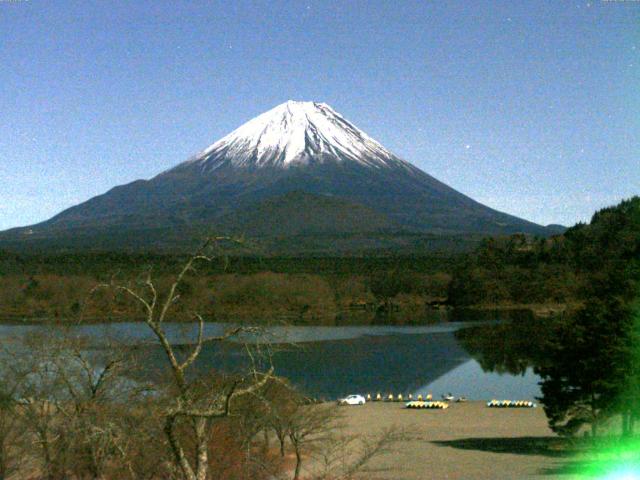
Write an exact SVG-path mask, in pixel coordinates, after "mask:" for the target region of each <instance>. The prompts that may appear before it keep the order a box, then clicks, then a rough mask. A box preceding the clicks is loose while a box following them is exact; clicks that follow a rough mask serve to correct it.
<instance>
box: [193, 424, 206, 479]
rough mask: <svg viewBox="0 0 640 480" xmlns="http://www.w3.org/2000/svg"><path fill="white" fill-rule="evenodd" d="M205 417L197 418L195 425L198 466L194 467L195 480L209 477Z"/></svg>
mask: <svg viewBox="0 0 640 480" xmlns="http://www.w3.org/2000/svg"><path fill="white" fill-rule="evenodd" d="M207 423H208V422H207V419H206V418H197V419H196V420H195V427H196V442H197V445H196V451H197V455H198V459H197V462H198V466H197V468H196V471H197V474H196V478H197V480H207V478H208V477H209V451H208V445H207Z"/></svg>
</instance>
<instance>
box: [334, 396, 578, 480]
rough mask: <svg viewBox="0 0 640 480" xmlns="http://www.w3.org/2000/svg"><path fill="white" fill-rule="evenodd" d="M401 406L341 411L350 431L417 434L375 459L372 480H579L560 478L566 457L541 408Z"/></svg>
mask: <svg viewBox="0 0 640 480" xmlns="http://www.w3.org/2000/svg"><path fill="white" fill-rule="evenodd" d="M403 407H404V405H403V404H402V403H378V402H373V403H368V404H367V405H364V406H361V407H343V408H342V410H343V411H344V415H345V417H344V419H345V422H346V429H347V432H348V433H350V434H357V435H370V434H374V433H375V432H376V431H379V430H380V429H383V428H386V427H391V426H393V425H397V426H399V427H405V428H410V429H413V430H414V432H415V435H414V438H413V439H410V440H407V441H403V442H402V443H401V444H400V445H399V446H398V448H397V451H396V452H395V453H392V454H389V455H386V456H385V457H381V458H380V459H378V460H376V461H375V463H374V467H376V470H377V469H378V468H379V469H381V470H378V471H375V472H372V473H371V478H372V479H374V478H375V479H407V480H411V479H416V480H417V479H461V480H462V479H464V480H473V479H521V478H527V479H528V478H537V479H542V478H544V479H550V478H558V477H561V478H563V479H570V478H575V477H573V476H571V475H561V473H562V471H563V467H564V465H565V464H566V462H567V458H566V457H564V456H563V455H562V452H561V451H558V450H555V449H554V448H553V444H554V443H555V440H554V439H555V435H554V434H553V433H552V432H551V430H549V428H548V427H547V421H546V417H545V415H544V412H543V410H542V408H540V407H538V408H534V409H493V408H487V407H486V405H485V403H484V402H468V403H459V404H455V403H454V404H452V405H451V406H450V408H448V409H447V410H409V409H405V408H403Z"/></svg>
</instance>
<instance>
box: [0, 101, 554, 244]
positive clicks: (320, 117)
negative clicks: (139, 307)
mask: <svg viewBox="0 0 640 480" xmlns="http://www.w3.org/2000/svg"><path fill="white" fill-rule="evenodd" d="M204 231H218V232H220V231H223V232H226V233H244V234H247V235H249V236H259V237H260V238H262V239H266V238H281V239H282V238H286V237H293V236H300V235H302V236H305V235H306V236H310V235H311V236H312V235H322V236H324V237H325V238H329V237H331V236H332V235H334V236H335V235H338V236H344V235H355V236H358V237H359V238H362V237H363V236H367V235H369V236H372V235H374V236H375V235H378V234H385V235H390V232H402V234H405V235H419V234H430V235H469V234H471V235H492V234H509V233H514V232H523V233H530V234H537V235H548V234H550V233H555V232H552V231H550V230H548V229H546V228H545V227H542V226H540V225H536V224H534V223H531V222H528V221H526V220H522V219H520V218H517V217H514V216H511V215H508V214H505V213H502V212H498V211H496V210H493V209H491V208H489V207H486V206H484V205H482V204H480V203H478V202H476V201H474V200H472V199H471V198H469V197H467V196H465V195H463V194H461V193H460V192H457V191H456V190H454V189H452V188H450V187H448V186H447V185H445V184H443V183H441V182H440V181H438V180H436V179H435V178H433V177H431V176H430V175H428V174H426V173H424V172H423V171H422V170H420V169H418V168H416V167H415V166H413V165H411V164H410V163H408V162H406V161H404V160H402V159H400V158H398V157H396V156H395V155H394V154H393V153H391V152H389V151H388V150H387V149H385V148H384V147H383V146H382V145H380V144H379V143H378V142H376V141H375V140H373V139H372V138H371V137H369V136H368V135H367V134H366V133H364V132H363V131H361V130H359V129H358V128H357V127H355V126H354V125H353V124H352V123H350V122H349V121H347V120H346V119H344V118H343V117H342V116H341V115H340V114H338V113H337V112H336V111H334V110H333V109H332V108H331V107H329V106H328V105H326V104H324V103H313V102H294V101H289V102H286V103H283V104H281V105H279V106H277V107H275V108H273V109H272V110H269V111H268V112H265V113H263V114H261V115H259V116H258V117H256V118H254V119H252V120H250V121H249V122H247V123H245V124H244V125H242V126H241V127H239V128H238V129H236V130H234V131H233V132H231V133H230V134H228V135H227V136H225V137H223V138H222V139H220V140H219V141H217V142H216V143H214V144H213V145H211V146H210V147H208V148H207V149H205V150H203V151H202V152H201V153H199V154H197V155H195V156H194V157H193V158H191V159H189V160H187V161H185V162H183V163H181V164H179V165H177V166H176V167H174V168H172V169H170V170H167V171H165V172H163V173H161V174H159V175H157V176H156V177H154V178H152V179H150V180H138V181H135V182H132V183H130V184H127V185H122V186H119V187H115V188H113V189H112V190H110V191H108V192H107V193H105V194H103V195H99V196H97V197H94V198H92V199H90V200H88V201H87V202H84V203H82V204H80V205H77V206H75V207H72V208H69V209H67V210H65V211H63V212H62V213H60V214H58V215H56V216H55V217H53V218H51V219H50V220H48V221H45V222H43V223H40V224H37V225H34V226H31V227H26V228H20V229H13V230H10V231H7V232H4V233H3V234H0V245H2V243H5V244H6V243H7V242H9V243H15V242H16V241H20V242H27V243H28V242H42V241H45V242H53V243H52V244H56V245H58V246H62V245H64V244H65V242H66V241H67V240H71V239H73V242H74V244H76V245H77V244H83V242H84V243H85V244H86V245H85V246H91V245H93V246H95V245H97V244H99V245H100V246H101V247H104V248H108V247H109V246H110V245H111V246H115V247H127V246H138V247H144V246H145V244H149V245H151V244H152V243H154V242H156V241H157V238H156V239H154V238H153V235H162V236H163V241H164V242H165V244H167V245H174V244H175V245H177V244H180V243H181V242H184V241H186V239H187V237H193V236H197V235H202V232H204ZM145 232H146V233H145ZM83 239H84V240H83ZM96 242H97V243H96Z"/></svg>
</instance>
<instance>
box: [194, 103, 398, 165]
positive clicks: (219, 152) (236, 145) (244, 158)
mask: <svg viewBox="0 0 640 480" xmlns="http://www.w3.org/2000/svg"><path fill="white" fill-rule="evenodd" d="M327 158H331V159H332V160H334V161H344V160H351V161H354V162H357V163H359V164H361V165H364V166H369V167H374V168H388V167H391V166H403V167H405V168H407V167H408V166H409V164H408V163H407V162H404V161H402V160H400V159H398V158H397V157H395V156H394V155H393V154H392V153H391V152H389V151H388V150H387V149H385V148H384V147H383V146H382V145H380V144H379V143H378V142H376V141H375V140H374V139H373V138H371V137H369V136H368V135H367V134H366V133H364V132H363V131H362V130H360V129H358V128H357V127H356V126H355V125H353V124H352V123H350V122H349V121H347V120H346V119H345V118H344V117H342V115H340V114H339V113H337V112H336V111H335V110H333V109H332V108H331V107H330V106H329V105H327V104H326V103H315V102H296V101H292V100H289V101H288V102H286V103H283V104H281V105H278V106H277V107H275V108H273V109H271V110H269V111H267V112H265V113H263V114H261V115H259V116H257V117H255V118H254V119H252V120H250V121H248V122H247V123H245V124H244V125H242V126H240V127H239V128H237V129H236V130H234V131H233V132H231V133H230V134H228V135H227V136H225V137H223V138H222V139H220V140H218V141H217V142H216V143H214V144H213V145H211V146H210V147H208V148H207V149H205V150H203V151H202V152H200V153H199V154H197V155H196V156H195V157H193V158H192V159H190V160H189V161H188V162H187V163H190V164H193V163H199V164H201V165H202V168H203V169H204V170H214V169H216V168H217V167H218V166H220V164H221V162H222V161H223V159H231V164H232V165H233V166H235V167H266V166H270V167H280V168H287V167H290V166H292V165H304V164H308V163H309V162H311V161H320V162H321V161H326V160H327Z"/></svg>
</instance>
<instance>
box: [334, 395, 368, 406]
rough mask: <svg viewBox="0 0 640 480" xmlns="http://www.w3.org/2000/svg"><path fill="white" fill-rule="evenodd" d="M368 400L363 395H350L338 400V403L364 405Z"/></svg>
mask: <svg viewBox="0 0 640 480" xmlns="http://www.w3.org/2000/svg"><path fill="white" fill-rule="evenodd" d="M365 402H366V400H365V399H364V397H363V396H362V395H349V396H348V397H345V398H341V399H340V400H338V405H364V404H365Z"/></svg>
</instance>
